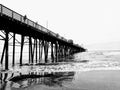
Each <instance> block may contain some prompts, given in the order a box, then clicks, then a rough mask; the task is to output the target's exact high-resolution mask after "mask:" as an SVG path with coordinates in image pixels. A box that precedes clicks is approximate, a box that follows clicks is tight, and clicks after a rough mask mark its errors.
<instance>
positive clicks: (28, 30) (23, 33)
mask: <svg viewBox="0 0 120 90" xmlns="http://www.w3.org/2000/svg"><path fill="white" fill-rule="evenodd" d="M0 32H1V33H2V34H1V35H0V40H3V41H4V45H3V50H2V54H1V57H0V59H1V60H0V63H1V64H2V65H3V63H4V66H5V69H6V70H7V69H9V46H12V65H13V66H14V65H15V56H16V53H15V50H16V47H17V46H18V43H19V47H20V53H19V57H18V58H19V63H20V65H22V64H23V50H24V46H25V45H27V46H28V48H29V49H28V50H29V52H28V58H29V60H28V63H30V64H33V63H40V60H41V59H42V56H43V53H44V61H45V63H47V62H48V51H49V50H50V52H51V60H52V61H51V62H52V63H56V62H58V58H59V57H65V56H67V55H71V54H74V53H77V52H83V51H85V49H84V48H83V47H81V46H79V45H78V44H74V43H73V41H72V40H67V39H65V38H64V37H61V36H60V35H58V34H56V33H54V32H52V31H51V30H49V29H47V28H45V27H43V26H41V25H39V24H38V23H36V22H34V21H32V20H30V19H28V18H27V16H26V15H25V16H23V15H21V14H19V13H17V12H15V11H13V10H11V9H9V8H7V7H5V6H3V5H1V4H0ZM16 35H20V38H19V40H18V39H16V38H17V36H16ZM10 40H12V43H10V42H9V41H10Z"/></svg>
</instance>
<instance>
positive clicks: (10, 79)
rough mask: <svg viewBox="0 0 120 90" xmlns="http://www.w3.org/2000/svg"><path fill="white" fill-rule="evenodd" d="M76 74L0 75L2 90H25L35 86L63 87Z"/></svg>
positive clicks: (30, 73) (0, 87)
mask: <svg viewBox="0 0 120 90" xmlns="http://www.w3.org/2000/svg"><path fill="white" fill-rule="evenodd" d="M74 75H75V72H52V73H48V72H42V73H41V72H29V73H28V74H22V73H19V75H18V74H17V75H15V73H11V75H10V74H9V73H0V90H18V89H21V90H24V89H25V88H28V87H30V86H33V85H45V86H48V87H62V85H63V83H64V82H71V81H72V80H73V78H74ZM31 90H32V89H31Z"/></svg>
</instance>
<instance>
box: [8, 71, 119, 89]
mask: <svg viewBox="0 0 120 90" xmlns="http://www.w3.org/2000/svg"><path fill="white" fill-rule="evenodd" d="M10 90H120V71H119V70H94V71H86V72H76V74H75V76H74V78H73V79H72V81H64V82H62V85H61V86H54V87H53V86H52V87H50V86H46V85H40V84H38V85H31V86H29V87H27V88H21V89H20V88H19V89H18V88H17V89H15V88H12V89H10Z"/></svg>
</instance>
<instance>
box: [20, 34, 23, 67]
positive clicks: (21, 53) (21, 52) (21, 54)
mask: <svg viewBox="0 0 120 90" xmlns="http://www.w3.org/2000/svg"><path fill="white" fill-rule="evenodd" d="M23 45H24V36H23V35H21V50H20V65H22V58H23Z"/></svg>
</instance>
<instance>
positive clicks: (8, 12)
mask: <svg viewBox="0 0 120 90" xmlns="http://www.w3.org/2000/svg"><path fill="white" fill-rule="evenodd" d="M0 14H1V15H6V16H8V17H10V18H11V19H15V20H17V21H20V22H22V23H24V24H27V25H29V26H31V27H34V28H36V29H38V30H40V31H43V32H45V33H47V34H50V35H52V36H54V37H57V38H59V39H62V40H63V41H66V42H67V39H65V38H63V37H62V36H60V35H58V34H56V33H54V32H52V31H51V30H49V29H47V28H45V27H43V26H42V25H39V24H38V23H37V22H34V21H32V20H30V19H28V18H27V17H26V16H23V15H21V14H19V13H17V12H15V11H13V10H11V9H9V8H7V7H5V6H3V5H2V4H0ZM25 17H26V19H25V20H24V18H25Z"/></svg>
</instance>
